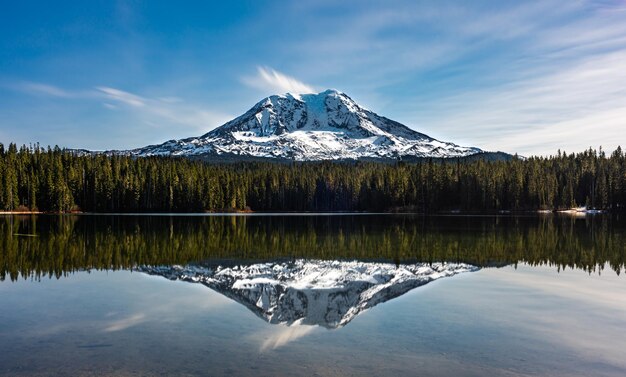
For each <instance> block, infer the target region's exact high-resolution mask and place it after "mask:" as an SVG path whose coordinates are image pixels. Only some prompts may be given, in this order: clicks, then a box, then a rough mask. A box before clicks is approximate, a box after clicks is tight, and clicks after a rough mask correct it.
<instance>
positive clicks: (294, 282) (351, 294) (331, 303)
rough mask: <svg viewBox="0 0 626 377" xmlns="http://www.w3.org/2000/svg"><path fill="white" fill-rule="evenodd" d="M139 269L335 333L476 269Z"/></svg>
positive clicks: (284, 320)
mask: <svg viewBox="0 0 626 377" xmlns="http://www.w3.org/2000/svg"><path fill="white" fill-rule="evenodd" d="M138 270H139V271H142V272H145V273H148V274H151V275H160V276H164V277H166V278H168V279H170V280H183V281H188V282H194V283H201V284H204V285H206V286H208V287H209V288H211V289H213V290H215V291H217V292H219V293H221V294H223V295H225V296H227V297H229V298H231V299H233V300H235V301H237V302H239V303H241V304H243V305H245V306H246V307H247V308H248V309H250V310H251V311H253V312H254V313H255V314H256V315H257V316H259V317H260V318H262V319H264V320H266V321H267V322H269V323H272V324H284V325H293V324H297V325H317V326H322V327H326V328H329V329H334V328H339V327H342V326H345V325H346V324H347V323H348V322H350V321H352V320H353V319H354V318H355V317H356V316H357V315H359V314H360V313H362V312H363V311H365V310H367V309H369V308H371V307H374V306H376V305H378V304H380V303H383V302H385V301H388V300H390V299H393V298H395V297H398V296H401V295H403V294H405V293H406V292H408V291H410V290H411V289H413V288H416V287H418V286H421V285H424V284H427V283H429V282H431V281H433V280H436V279H439V278H442V277H447V276H453V275H456V274H458V273H461V272H467V271H476V270H478V267H475V266H471V265H467V264H447V263H434V264H428V263H418V264H406V265H398V266H397V265H395V264H390V263H367V262H358V261H351V262H346V261H323V260H302V259H300V260H295V261H290V262H269V263H258V264H251V265H238V266H232V267H223V266H209V265H187V266H184V267H183V266H156V267H154V266H152V267H151V266H141V267H139V268H138Z"/></svg>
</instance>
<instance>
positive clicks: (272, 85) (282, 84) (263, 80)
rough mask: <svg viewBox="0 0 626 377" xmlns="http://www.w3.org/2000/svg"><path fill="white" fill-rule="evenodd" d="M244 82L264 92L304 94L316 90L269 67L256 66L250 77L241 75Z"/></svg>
mask: <svg viewBox="0 0 626 377" xmlns="http://www.w3.org/2000/svg"><path fill="white" fill-rule="evenodd" d="M242 81H243V83H244V84H246V85H248V86H250V87H251V88H256V89H259V90H262V91H264V92H270V93H272V94H275V93H280V94H282V93H293V94H305V93H315V92H316V90H315V89H314V88H313V87H312V86H311V85H308V84H305V83H303V82H302V81H300V80H298V79H296V78H294V77H291V76H288V75H286V74H284V73H281V72H278V71H276V70H274V69H272V68H269V67H257V74H256V75H255V76H252V77H249V76H247V77H243V78H242Z"/></svg>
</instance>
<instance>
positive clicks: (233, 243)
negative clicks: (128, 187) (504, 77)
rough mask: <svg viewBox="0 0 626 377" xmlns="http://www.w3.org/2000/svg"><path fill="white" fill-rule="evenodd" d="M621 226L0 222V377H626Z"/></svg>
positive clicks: (388, 217)
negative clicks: (338, 376)
mask: <svg viewBox="0 0 626 377" xmlns="http://www.w3.org/2000/svg"><path fill="white" fill-rule="evenodd" d="M625 263H626V221H625V220H624V219H623V218H619V217H617V216H608V215H594V216H586V217H585V216H583V217H569V216H557V215H552V214H550V215H541V216H539V215H538V216H428V217H424V216H416V215H401V214H398V215H396V214H278V215H259V214H252V215H214V214H211V215H39V216H0V279H1V281H0V339H2V342H0V375H2V376H59V375H70V376H93V375H113V376H140V375H157V376H161V375H162V376H169V375H180V376H204V375H244V376H246V375H250V376H279V375H301V376H330V375H332V376H335V375H348V376H362V375H371V376H387V375H388V376H397V375H419V376H447V375H455V376H485V375H490V376H534V375H537V376H539V375H540V376H589V375H593V376H624V375H626V279H625V278H624V276H623V275H624V274H623V273H624V266H625Z"/></svg>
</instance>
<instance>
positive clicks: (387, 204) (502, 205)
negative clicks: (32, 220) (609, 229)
mask: <svg viewBox="0 0 626 377" xmlns="http://www.w3.org/2000/svg"><path fill="white" fill-rule="evenodd" d="M0 173H1V174H2V175H1V177H0V210H7V211H12V210H15V209H16V208H17V207H18V206H20V207H21V206H23V207H26V208H30V209H38V210H40V211H51V212H67V211H70V210H73V209H80V210H82V211H89V212H204V211H212V212H217V211H232V210H246V209H251V210H253V211H393V210H399V211H415V212H422V213H433V212H439V211H451V210H460V211H502V210H507V211H526V210H536V209H549V210H552V209H563V208H571V207H573V206H583V205H584V206H588V207H590V208H599V209H610V210H612V211H624V210H626V158H625V156H624V153H623V152H622V150H621V148H618V149H617V150H616V151H615V152H613V153H612V154H611V155H610V156H608V157H607V156H606V155H605V153H604V152H603V151H602V150H601V149H600V151H599V152H597V151H594V150H591V149H590V150H588V151H585V152H583V153H579V154H571V155H566V154H565V153H561V152H559V153H558V154H557V155H556V156H553V157H548V158H543V157H532V158H529V159H527V160H523V159H519V158H514V159H512V160H510V161H495V162H487V161H480V160H478V161H473V162H463V163H462V162H459V161H458V160H449V161H447V162H439V161H432V160H430V161H426V162H421V163H410V164H409V163H402V162H400V163H395V164H384V163H374V162H354V163H347V162H346V163H336V162H318V163H312V162H311V163H291V164H283V163H271V162H267V163H259V162H247V163H237V164H211V163H207V162H202V161H192V160H189V159H183V158H165V157H162V158H157V157H153V158H134V157H128V156H105V155H87V156H78V155H75V154H73V153H71V152H68V151H62V150H60V149H59V148H54V149H50V148H48V150H47V151H42V150H41V149H40V148H39V147H38V146H35V147H31V148H27V147H22V148H20V149H19V150H17V148H16V146H15V145H14V144H11V145H10V146H9V148H8V150H6V151H5V150H4V147H2V146H0Z"/></svg>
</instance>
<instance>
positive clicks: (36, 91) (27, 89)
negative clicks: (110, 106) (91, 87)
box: [7, 81, 93, 98]
mask: <svg viewBox="0 0 626 377" xmlns="http://www.w3.org/2000/svg"><path fill="white" fill-rule="evenodd" d="M7 87H8V88H9V89H13V90H16V91H19V92H22V93H26V94H30V95H36V96H46V97H56V98H81V97H86V96H91V95H93V93H88V92H84V91H72V90H68V89H63V88H60V87H58V86H54V85H50V84H44V83H40V82H32V81H21V82H16V83H12V84H9V85H7Z"/></svg>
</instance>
